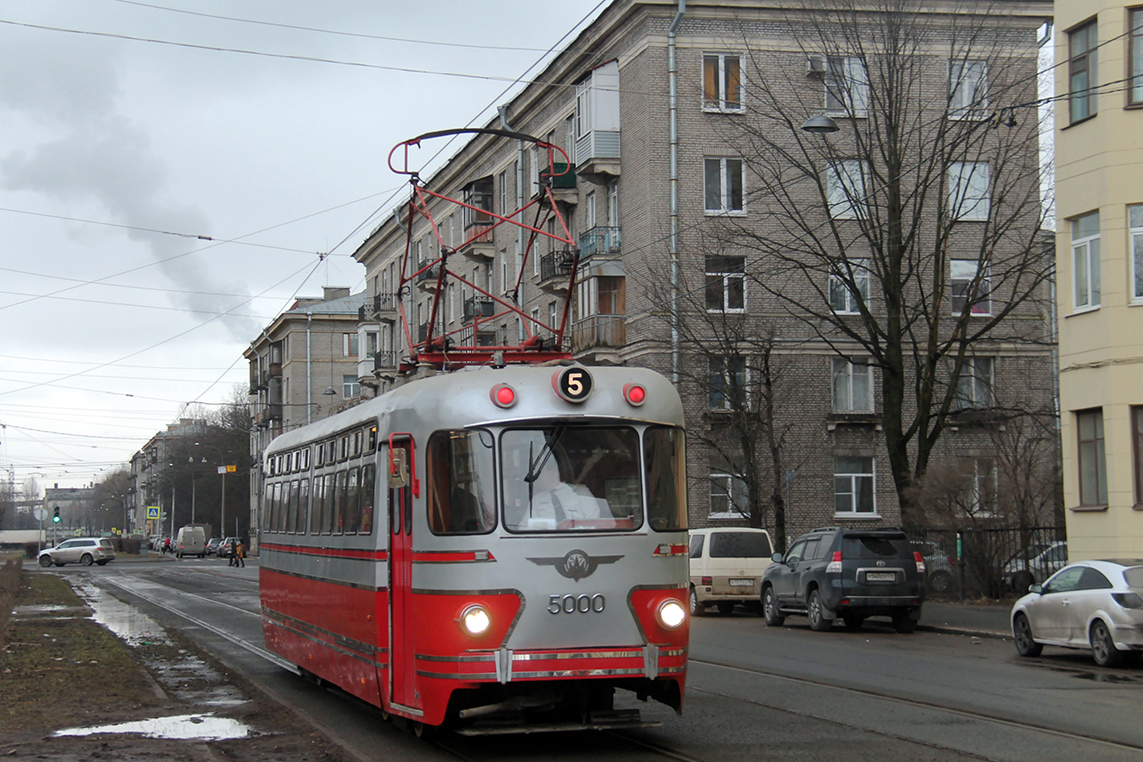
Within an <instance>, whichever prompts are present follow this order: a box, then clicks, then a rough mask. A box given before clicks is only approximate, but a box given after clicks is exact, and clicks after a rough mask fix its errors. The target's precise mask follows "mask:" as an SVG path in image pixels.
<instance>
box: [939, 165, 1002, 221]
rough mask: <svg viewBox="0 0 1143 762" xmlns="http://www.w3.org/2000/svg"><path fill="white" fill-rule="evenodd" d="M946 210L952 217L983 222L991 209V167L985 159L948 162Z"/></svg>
mask: <svg viewBox="0 0 1143 762" xmlns="http://www.w3.org/2000/svg"><path fill="white" fill-rule="evenodd" d="M948 179H949V187H948V191H949V197H948V202H949V205H948V210H949V214H950V215H952V217H953V219H956V220H961V221H968V222H985V221H987V220H988V216H989V214H990V213H991V210H992V200H991V196H990V194H991V189H990V185H991V182H992V167H991V166H990V165H989V163H988V162H986V161H954V162H952V163H951V164H949V178H948Z"/></svg>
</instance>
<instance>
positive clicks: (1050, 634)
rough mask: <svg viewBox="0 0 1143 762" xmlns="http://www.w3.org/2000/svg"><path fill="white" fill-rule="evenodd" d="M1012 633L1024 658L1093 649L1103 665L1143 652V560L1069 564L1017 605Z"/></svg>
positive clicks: (1013, 616)
mask: <svg viewBox="0 0 1143 762" xmlns="http://www.w3.org/2000/svg"><path fill="white" fill-rule="evenodd" d="M1012 635H1013V638H1014V640H1015V643H1016V651H1017V652H1018V653H1019V654H1020V655H1021V656H1039V655H1040V652H1041V651H1042V650H1043V648H1044V646H1063V647H1065V648H1090V649H1091V654H1092V657H1093V658H1094V659H1095V663H1096V664H1098V665H1100V666H1101V667H1114V666H1117V665H1119V664H1121V663H1123V661H1124V660H1125V658H1126V657H1127V656H1129V655H1132V656H1134V655H1137V654H1138V653H1140V652H1143V560H1138V559H1136V560H1128V561H1078V562H1076V563H1074V564H1070V565H1068V566H1065V567H1064V568H1063V569H1060V570H1059V571H1058V572H1056V573H1055V574H1054V575H1052V577H1051V578H1050V579H1048V581H1047V582H1045V583H1044V584H1043V585H1032V587H1031V589H1030V591H1029V593H1028V594H1027V595H1025V596H1024V597H1023V598H1021V599H1020V600H1018V601H1016V604H1015V605H1014V606H1013V607H1012Z"/></svg>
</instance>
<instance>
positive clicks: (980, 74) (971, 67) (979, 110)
mask: <svg viewBox="0 0 1143 762" xmlns="http://www.w3.org/2000/svg"><path fill="white" fill-rule="evenodd" d="M987 116H988V62H987V61H984V60H981V59H974V58H970V59H962V60H958V61H949V118H950V119H974V120H980V119H984V118H986V117H987Z"/></svg>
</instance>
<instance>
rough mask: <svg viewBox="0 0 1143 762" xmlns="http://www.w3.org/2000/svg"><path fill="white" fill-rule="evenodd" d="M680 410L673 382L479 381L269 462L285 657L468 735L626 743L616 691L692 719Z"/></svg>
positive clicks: (279, 648)
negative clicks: (563, 735)
mask: <svg viewBox="0 0 1143 762" xmlns="http://www.w3.org/2000/svg"><path fill="white" fill-rule="evenodd" d="M684 464H685V457H684V435H683V411H682V404H681V401H680V399H679V396H678V394H677V392H676V391H675V389H674V387H673V386H672V385H671V384H670V383H669V382H668V381H667V380H666V379H665V378H663V377H662V376H660V375H659V374H657V373H654V372H653V371H649V370H643V369H635V368H591V369H588V368H584V367H580V366H576V365H558V366H552V365H548V366H543V365H539V366H537V365H509V366H506V367H488V366H484V367H471V368H467V369H465V370H462V371H459V372H454V373H447V374H441V375H436V376H432V377H428V378H423V379H420V380H416V381H412V382H410V383H408V384H405V385H404V386H400V387H398V388H396V389H394V390H392V391H390V392H388V393H386V394H384V395H381V396H379V397H377V398H375V399H372V400H369V401H367V402H365V403H363V404H361V405H359V406H357V407H354V408H352V409H350V410H347V411H345V412H342V413H340V414H338V415H335V416H332V417H330V418H328V419H325V420H323V421H320V422H318V423H314V424H312V425H309V426H306V427H304V428H301V429H298V430H296V431H292V432H289V433H286V434H283V435H282V436H280V437H278V438H277V439H275V440H274V442H273V443H272V444H271V445H270V447H269V449H268V450H267V453H266V463H265V468H266V474H267V478H266V489H265V495H266V497H265V502H264V506H263V512H262V529H261V532H262V534H261V544H260V554H261V572H260V579H261V603H262V614H263V628H264V631H265V638H266V644H267V646H268V647H269V648H270V649H271V650H272V651H274V652H275V653H277V654H279V655H281V656H282V657H283V658H285V659H287V660H288V661H290V662H291V663H293V664H295V665H297V667H298V669H299V670H300V671H301V672H302V674H303V675H306V676H308V677H311V678H319V679H321V680H323V681H327V682H329V683H332V684H335V685H337V686H340V687H341V688H343V689H344V690H346V691H348V692H349V693H351V694H353V695H355V696H357V697H359V698H361V699H363V700H365V701H367V702H369V703H371V704H375V705H377V706H379V707H380V708H381V709H382V710H383V711H385V712H387V713H391V714H393V715H396V716H399V717H404V718H407V719H409V720H410V721H412V722H413V723H416V724H417V725H416V727H421V726H422V725H432V726H435V725H442V724H448V725H449V726H450V727H453V728H454V729H456V730H457V731H458V732H461V733H469V734H475V733H493V732H511V731H513V730H525V731H527V730H532V731H534V730H542V729H571V728H590V727H616V726H624V725H631V724H637V723H638V724H642V723H640V722H639V719H638V713H637V712H632V711H616V710H615V707H614V705H613V695H614V693H615V689H616V688H622V689H626V690H629V691H632V692H634V693H635V694H636V695H637V696H638V697H639V698H644V699H645V698H654V699H656V700H658V701H661V702H663V703H665V704H667V705H669V706H671V707H673V708H674V709H676V710H677V711H678V710H681V708H682V701H683V690H684V684H685V679H686V663H687V640H688V634H689V621H688V617H687V614H686V606H685V604H686V594H687V579H688V572H687V555H686V554H687V536H686V515H687V514H686V501H685V494H686V490H685V481H684Z"/></svg>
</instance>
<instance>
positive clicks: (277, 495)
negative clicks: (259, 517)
mask: <svg viewBox="0 0 1143 762" xmlns="http://www.w3.org/2000/svg"><path fill="white" fill-rule="evenodd" d="M281 496H282V484H281V482H274V483H273V484H271V485H269V488H268V489H267V490H266V510H265V516H264V519H265V521H266V528H267V529H268V530H270V531H271V532H273V531H274V527H276V526H278V519H277V515H278V504H279V502H280V501H281Z"/></svg>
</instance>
